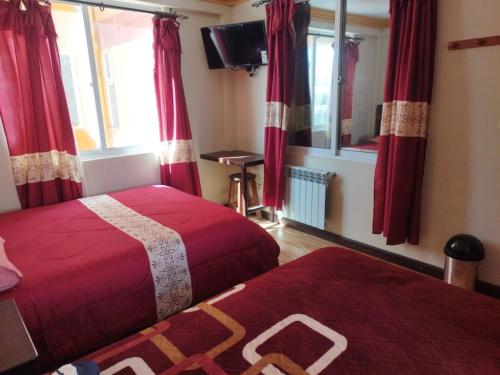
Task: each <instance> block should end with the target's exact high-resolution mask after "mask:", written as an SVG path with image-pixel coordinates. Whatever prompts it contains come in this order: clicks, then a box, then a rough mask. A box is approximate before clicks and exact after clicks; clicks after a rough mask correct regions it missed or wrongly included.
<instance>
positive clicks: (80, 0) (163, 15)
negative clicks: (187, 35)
mask: <svg viewBox="0 0 500 375" xmlns="http://www.w3.org/2000/svg"><path fill="white" fill-rule="evenodd" d="M43 1H44V2H45V3H47V4H49V1H48V0H47V1H46V0H43ZM62 1H63V2H65V3H77V4H83V5H91V6H95V7H98V8H99V9H100V10H104V9H105V8H109V9H118V10H130V11H133V12H140V13H149V14H154V15H155V17H158V18H174V19H177V18H179V19H181V20H187V19H188V18H189V17H188V16H185V15H183V14H178V13H177V12H176V11H173V10H172V8H170V11H169V12H160V11H154V10H147V9H138V8H131V7H126V6H122V5H112V4H105V3H103V2H101V3H95V2H92V1H87V0H62Z"/></svg>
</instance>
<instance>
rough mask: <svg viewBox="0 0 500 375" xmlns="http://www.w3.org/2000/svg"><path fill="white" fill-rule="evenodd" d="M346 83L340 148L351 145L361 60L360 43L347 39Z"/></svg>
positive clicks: (345, 56) (343, 92) (345, 51)
mask: <svg viewBox="0 0 500 375" xmlns="http://www.w3.org/2000/svg"><path fill="white" fill-rule="evenodd" d="M343 59H344V60H343V64H344V83H343V85H342V108H341V111H342V112H341V116H342V121H341V137H340V147H349V146H350V145H351V135H352V103H353V97H354V79H355V77H356V65H357V64H358V60H359V41H357V40H354V39H350V38H348V37H346V40H345V42H344V56H343Z"/></svg>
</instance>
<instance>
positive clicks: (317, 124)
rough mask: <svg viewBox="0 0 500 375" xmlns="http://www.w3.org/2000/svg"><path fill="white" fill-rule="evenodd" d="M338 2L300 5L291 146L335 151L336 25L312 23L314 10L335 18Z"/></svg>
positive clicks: (319, 0) (296, 20)
mask: <svg viewBox="0 0 500 375" xmlns="http://www.w3.org/2000/svg"><path fill="white" fill-rule="evenodd" d="M335 4H336V1H332V0H328V1H323V0H311V1H310V2H304V3H299V4H297V10H296V13H295V16H294V28H295V35H296V40H295V63H294V65H295V68H294V81H293V85H292V100H291V113H290V122H289V124H288V132H287V133H288V140H287V141H288V144H289V145H296V146H305V147H317V148H327V149H329V148H330V147H331V118H332V109H333V106H332V99H331V96H332V95H331V94H332V82H333V64H334V49H333V43H334V37H333V35H334V33H333V28H334V24H333V22H332V21H333V18H332V21H330V20H328V21H323V22H321V21H318V20H317V19H314V17H313V18H312V19H311V7H312V8H313V13H314V9H319V8H317V7H321V8H322V9H324V10H327V11H328V12H331V14H333V10H334V8H335V6H336V5H335Z"/></svg>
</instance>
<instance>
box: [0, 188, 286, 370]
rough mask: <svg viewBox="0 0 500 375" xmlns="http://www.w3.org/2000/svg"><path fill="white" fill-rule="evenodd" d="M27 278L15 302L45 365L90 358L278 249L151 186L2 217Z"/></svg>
mask: <svg viewBox="0 0 500 375" xmlns="http://www.w3.org/2000/svg"><path fill="white" fill-rule="evenodd" d="M0 236H1V237H3V238H4V239H5V240H6V242H5V251H6V253H7V255H8V257H9V258H10V260H11V261H12V263H13V264H14V265H15V266H17V268H19V270H20V271H21V272H22V273H23V274H24V278H23V280H22V281H21V283H19V284H18V285H17V286H16V287H15V288H13V289H10V290H9V291H6V292H2V293H0V299H9V298H12V299H14V300H15V301H16V303H17V305H18V307H19V310H20V312H21V315H22V317H23V319H24V321H25V323H26V325H27V328H28V331H29V332H30V334H31V337H32V339H33V341H34V343H35V346H36V348H37V350H38V351H39V354H40V362H41V364H42V366H47V365H49V364H54V363H59V361H61V360H68V358H76V357H79V356H81V355H83V354H84V353H89V352H90V351H92V350H95V349H96V348H99V347H101V346H102V345H104V344H108V343H110V342H113V341H116V340H117V339H119V338H123V337H125V336H126V335H128V334H130V333H133V332H137V331H138V330H140V329H143V328H145V327H147V326H149V325H151V324H153V323H155V322H157V321H160V320H162V319H164V318H165V317H167V316H169V315H171V314H172V313H175V312H177V311H180V310H182V309H184V308H186V307H188V306H190V305H191V304H193V303H197V302H199V301H202V300H204V299H206V298H208V297H210V296H212V295H214V294H216V293H218V292H220V291H222V290H225V289H227V288H229V287H231V286H233V285H235V284H237V283H240V282H242V281H245V280H248V279H250V278H252V277H254V276H257V275H259V274H261V273H264V272H266V271H268V270H270V269H272V268H273V267H276V266H277V265H278V260H277V258H278V255H279V247H278V245H277V244H276V242H275V241H274V240H273V239H272V237H271V236H270V235H269V234H268V233H267V232H266V231H265V230H263V229H262V228H260V227H259V226H258V225H257V224H255V223H252V222H250V221H248V220H246V219H245V218H244V217H242V216H241V215H238V214H237V213H235V212H234V211H232V210H230V209H228V208H226V207H223V206H221V205H218V204H215V203H211V202H209V201H206V200H203V199H201V198H197V197H193V196H191V195H188V194H185V193H182V192H180V191H178V190H175V189H173V188H169V187H165V186H148V187H143V188H136V189H131V190H127V191H122V192H117V193H112V194H109V195H102V196H97V197H90V198H84V199H82V200H74V201H69V202H65V203H61V204H55V205H51V206H45V207H39V208H33V209H27V210H22V211H17V212H12V213H7V214H3V215H0Z"/></svg>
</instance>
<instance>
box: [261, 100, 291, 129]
mask: <svg viewBox="0 0 500 375" xmlns="http://www.w3.org/2000/svg"><path fill="white" fill-rule="evenodd" d="M289 120H290V107H289V106H287V105H285V104H284V103H281V102H267V103H266V127H272V128H278V129H281V130H287V128H288V122H289Z"/></svg>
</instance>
